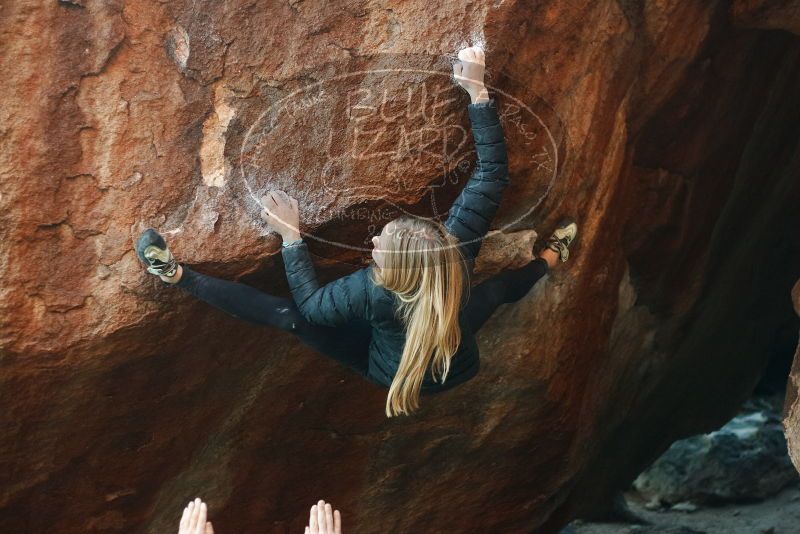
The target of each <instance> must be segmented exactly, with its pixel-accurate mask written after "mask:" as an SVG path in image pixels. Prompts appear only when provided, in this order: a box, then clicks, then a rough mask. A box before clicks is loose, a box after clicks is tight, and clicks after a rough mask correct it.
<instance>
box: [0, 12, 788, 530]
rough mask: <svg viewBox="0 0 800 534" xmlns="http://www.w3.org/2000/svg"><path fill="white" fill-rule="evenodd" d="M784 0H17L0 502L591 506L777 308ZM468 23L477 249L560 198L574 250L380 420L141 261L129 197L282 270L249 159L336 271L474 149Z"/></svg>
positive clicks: (11, 15) (0, 339) (554, 516)
mask: <svg viewBox="0 0 800 534" xmlns="http://www.w3.org/2000/svg"><path fill="white" fill-rule="evenodd" d="M785 4H786V6H784V7H779V6H777V5H776V3H772V2H770V3H768V2H753V1H751V2H747V1H742V2H735V3H734V4H733V5H732V6H731V5H729V4H728V3H724V2H700V1H694V2H690V1H683V2H679V1H675V0H667V1H663V2H656V3H653V2H651V3H647V4H646V5H645V4H642V5H640V4H638V3H618V2H612V1H608V2H591V3H586V4H583V5H576V4H574V3H569V2H564V1H562V0H550V1H547V2H537V3H535V5H534V4H533V3H530V2H523V1H510V0H507V1H505V2H499V3H490V2H487V3H473V2H447V3H442V4H430V3H427V2H421V1H412V2H405V3H397V4H394V3H378V2H367V1H356V2H349V3H344V2H341V3H340V2H332V3H325V4H323V3H321V2H320V3H317V2H311V1H308V0H306V1H302V0H301V1H294V0H291V1H289V2H284V3H279V2H250V3H248V2H239V1H237V0H232V1H229V2H212V1H207V0H193V1H192V2H185V1H176V2H169V3H162V2H154V1H138V0H133V1H130V2H125V3H121V2H103V3H100V2H92V1H90V0H71V1H69V0H61V1H59V2H50V3H46V4H45V3H40V2H32V1H20V2H15V3H12V4H11V5H9V6H6V7H5V9H4V12H3V15H2V17H0V29H1V31H2V35H3V43H4V46H3V49H2V50H3V52H2V65H3V67H4V72H5V76H4V78H3V81H2V82H0V83H2V86H3V95H4V97H3V98H4V105H3V106H2V108H0V113H2V120H0V125H2V126H0V128H2V130H0V131H1V132H2V138H3V140H4V147H6V149H5V150H3V152H2V155H1V156H0V158H2V159H0V177H2V178H1V180H2V181H0V208H2V209H0V221H1V222H2V224H0V243H2V244H1V245H0V246H2V252H3V254H2V256H0V272H2V281H3V283H2V288H0V292H2V293H1V295H2V298H0V310H1V313H2V318H3V320H2V322H0V406H2V412H0V422H2V428H3V432H2V437H0V467H2V468H0V530H2V531H3V532H62V533H69V532H162V531H164V530H165V529H170V528H174V523H175V521H176V520H177V518H178V512H179V511H180V509H181V506H182V504H183V503H184V502H185V501H186V500H187V499H189V498H191V497H193V496H195V495H202V496H203V497H204V498H205V499H207V500H208V501H209V503H210V506H211V509H212V513H213V520H214V521H215V524H217V525H218V530H220V531H221V532H254V531H267V532H291V531H299V529H301V528H302V524H303V516H304V514H305V513H306V508H307V505H309V504H310V503H312V502H313V501H315V500H316V499H318V498H325V499H329V500H332V501H334V502H335V504H336V505H337V506H338V507H340V509H341V510H342V511H343V514H344V518H345V524H346V525H349V526H350V528H352V529H354V530H355V531H357V532H378V531H382V529H383V527H385V526H386V525H387V524H389V525H391V526H392V527H393V528H394V530H397V531H399V532H438V531H442V530H445V529H446V530H448V531H453V532H473V531H489V532H500V531H505V532H519V531H541V532H549V531H554V530H556V529H557V528H558V527H559V526H560V525H563V524H565V523H566V522H567V521H568V520H569V519H571V518H574V517H579V516H582V517H596V516H599V515H603V514H604V513H606V511H607V509H608V506H609V497H610V495H611V494H612V493H613V491H614V490H616V489H618V488H621V487H624V486H625V485H627V484H628V483H630V481H631V480H633V478H634V477H635V476H636V475H637V474H638V473H639V472H640V471H641V469H642V468H644V467H645V466H646V465H647V464H648V463H650V462H651V461H653V460H654V459H655V458H656V457H658V455H659V454H660V453H661V452H663V451H664V450H665V449H666V447H667V446H668V445H669V444H670V443H671V442H672V441H673V440H674V439H676V438H679V437H682V436H686V435H689V434H692V433H696V432H699V431H707V430H711V429H712V428H714V427H715V426H719V425H720V424H721V423H723V422H724V421H726V420H727V419H728V418H729V417H730V416H732V415H733V414H734V413H735V412H736V409H737V407H738V405H739V404H740V403H741V402H742V401H743V400H744V399H745V398H746V397H747V396H748V395H749V393H750V391H751V390H752V388H753V386H754V385H755V383H756V381H757V380H758V377H759V373H760V372H761V370H763V368H764V367H765V365H766V362H767V360H768V358H769V356H770V354H771V353H772V351H773V350H774V347H773V346H772V345H771V344H772V343H773V341H772V340H773V338H774V333H775V332H776V330H777V329H779V328H786V327H789V328H794V330H795V331H797V329H798V328H797V326H798V324H797V316H796V314H795V313H794V312H793V310H792V307H791V302H790V300H789V297H788V295H789V290H790V288H791V286H792V284H793V283H794V281H796V280H797V279H798V278H800V248H799V245H798V241H797V240H796V239H795V238H794V234H793V233H792V229H796V228H800V220H799V218H800V210H798V209H797V207H798V206H800V180H798V179H797V176H798V171H800V149H799V147H798V140H799V139H800V116H798V115H800V107H798V106H797V101H798V97H799V96H800V68H798V66H800V39H798V37H797V35H796V33H797V28H798V18H797V11H796V10H794V11H793V10H792V9H791V7H790V3H788V2H787V3H785ZM792 32H794V33H792ZM473 42H481V43H484V44H485V46H486V49H487V58H488V64H489V74H490V78H489V81H490V84H491V85H492V87H493V88H494V91H495V94H496V95H498V101H499V102H500V103H501V104H502V105H503V117H504V118H503V120H504V125H505V127H506V130H507V132H508V134H509V146H510V152H511V153H510V157H511V167H512V180H513V185H512V187H511V188H510V190H509V193H508V194H507V195H506V197H505V200H504V204H503V206H502V210H501V213H500V214H499V216H498V221H497V229H498V232H497V233H496V235H495V236H494V237H493V241H492V244H491V245H490V244H487V247H486V250H485V252H484V257H483V258H481V262H482V263H481V265H482V272H483V274H484V275H486V274H490V273H492V272H495V271H497V270H499V269H502V268H506V267H513V266H516V265H519V264H521V263H523V262H524V261H525V260H526V259H527V258H529V257H530V243H531V240H532V239H534V238H535V233H534V232H532V230H534V229H535V230H538V232H539V233H546V232H548V231H549V230H550V229H551V227H552V224H553V223H554V221H556V220H557V219H558V218H559V217H560V216H561V215H562V214H573V215H575V216H576V217H577V218H578V219H579V221H580V223H581V236H580V241H579V243H578V245H577V247H576V249H575V251H574V253H573V257H572V259H571V260H570V262H569V263H568V264H567V266H566V268H564V269H560V270H559V271H558V272H555V273H553V274H552V276H550V277H549V278H548V279H546V280H545V281H544V282H543V283H541V284H539V285H538V286H537V287H536V288H535V290H534V291H533V292H532V293H531V294H530V295H528V296H527V297H526V298H525V299H524V300H523V301H521V302H520V303H517V304H515V305H513V306H508V307H505V308H503V309H502V310H500V311H499V312H498V313H497V314H496V315H495V317H493V319H492V320H491V322H490V324H488V325H487V326H486V328H485V330H484V331H483V332H482V334H481V338H480V342H481V350H482V370H481V374H480V375H479V377H478V378H476V379H475V380H473V381H471V382H470V383H468V384H466V385H464V386H462V387H459V388H456V389H454V390H452V391H450V392H447V393H445V394H441V395H439V396H437V397H436V398H430V399H426V400H425V403H424V406H423V409H422V410H421V411H420V412H419V414H418V415H415V416H414V417H411V418H402V419H396V420H387V419H386V418H385V417H384V416H383V409H382V407H383V402H384V398H385V391H383V390H381V389H379V388H377V387H374V386H372V385H370V384H367V383H364V382H363V381H361V380H360V379H359V378H358V377H355V376H353V375H351V374H350V373H349V372H348V371H346V370H343V369H341V368H340V367H339V366H337V365H336V364H335V363H332V362H329V361H326V360H324V359H323V358H321V357H320V356H319V355H317V354H314V353H313V352H311V351H309V350H308V349H306V348H304V347H303V346H302V345H300V344H298V343H297V342H296V341H295V340H293V339H292V338H291V337H290V336H289V335H287V334H283V333H280V332H277V331H274V330H272V329H267V328H257V327H253V326H249V325H245V324H242V323H240V322H237V321H236V320H234V319H232V318H230V317H227V316H225V315H224V314H222V313H220V312H217V311H215V310H212V309H209V308H208V307H207V306H205V305H203V304H201V303H198V302H195V301H193V300H192V299H190V298H188V297H187V296H185V295H183V294H181V293H180V292H179V291H177V290H174V288H173V289H170V288H164V287H163V286H162V285H161V284H160V283H159V282H157V281H156V280H153V277H151V276H148V275H146V274H144V273H143V271H142V269H141V267H140V266H139V265H138V263H137V260H136V258H135V255H134V253H133V251H132V243H133V240H134V239H135V237H136V236H137V235H138V233H139V231H140V230H141V229H142V228H144V227H146V226H149V225H152V226H155V227H157V228H159V229H161V230H162V231H164V232H165V233H167V235H168V237H169V238H170V243H171V246H172V248H173V250H174V252H175V253H176V255H177V256H178V257H179V258H180V259H182V260H183V261H185V262H186V263H189V264H191V265H193V266H194V267H195V268H197V269H198V270H203V271H204V272H207V273H209V274H214V275H217V276H224V277H228V278H238V279H240V280H242V281H245V282H247V283H250V284H253V285H256V286H258V287H260V288H262V289H264V290H266V291H270V292H275V293H279V294H283V295H285V294H286V288H285V283H284V282H283V273H282V271H281V264H280V261H279V259H280V258H279V256H276V253H277V250H278V240H277V239H276V238H275V237H274V236H273V235H270V234H269V233H268V232H267V229H266V228H264V227H263V226H262V225H261V223H260V222H259V221H258V219H257V217H256V214H257V211H258V207H257V204H256V202H255V199H256V198H258V195H259V194H260V192H262V191H263V190H265V189H267V188H269V187H282V188H285V189H287V190H288V191H289V192H290V193H292V194H294V195H295V196H297V197H298V198H300V199H301V203H302V205H303V220H304V221H307V222H308V225H307V227H306V228H305V230H307V231H309V232H311V233H312V234H313V236H314V243H313V244H312V249H313V251H314V252H315V254H317V255H318V256H319V264H320V265H321V268H320V272H321V273H322V275H323V276H324V277H326V278H332V277H335V276H337V275H341V274H343V273H346V272H349V271H351V270H352V269H353V268H354V267H355V266H358V265H361V264H363V262H364V260H365V259H366V257H367V254H366V252H365V250H364V248H363V241H364V239H365V238H367V237H368V236H369V235H371V233H373V232H375V230H376V228H377V229H379V228H380V225H381V224H383V223H384V222H386V220H388V219H391V218H392V217H393V216H395V215H396V214H398V213H399V212H402V211H411V212H415V213H425V214H429V215H431V214H433V215H440V214H442V213H444V211H443V209H442V206H446V205H447V203H448V202H449V200H451V199H452V197H453V195H454V194H455V193H456V192H457V191H458V188H459V187H461V186H463V180H462V178H463V177H464V176H465V173H466V172H467V171H468V168H469V166H470V163H471V159H470V157H471V156H470V145H469V139H468V137H465V136H464V135H463V134H464V132H465V131H466V130H465V128H466V125H467V118H466V113H465V110H464V109H463V108H464V106H465V104H466V99H465V96H464V95H461V94H460V93H458V92H457V91H455V89H454V88H453V87H452V86H451V85H449V82H448V81H447V76H446V75H447V73H448V69H449V63H448V54H450V53H452V52H453V51H455V50H457V49H458V48H460V47H462V46H464V45H466V44H471V43H473ZM421 89H424V93H420V90H421ZM370 90H371V92H370ZM412 104H413V106H412ZM426 104H431V106H430V107H429V108H428V107H425V105H426ZM420 106H421V107H420ZM364 138H366V139H367V141H369V142H368V143H367V145H364V146H363V150H359V151H357V152H356V151H350V152H348V150H346V148H347V147H353V146H355V143H356V142H357V141H359V140H360V141H359V142H361V141H363V140H364ZM398 140H401V141H402V143H401V142H399V141H398ZM443 154H444V156H443ZM276 260H278V261H276ZM790 441H791V440H790Z"/></svg>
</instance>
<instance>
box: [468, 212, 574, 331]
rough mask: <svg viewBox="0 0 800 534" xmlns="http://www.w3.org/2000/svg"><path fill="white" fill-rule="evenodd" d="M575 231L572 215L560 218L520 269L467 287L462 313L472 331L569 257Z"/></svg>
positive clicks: (523, 293)
mask: <svg viewBox="0 0 800 534" xmlns="http://www.w3.org/2000/svg"><path fill="white" fill-rule="evenodd" d="M577 234H578V225H577V224H576V223H575V221H574V220H572V219H571V218H564V219H561V221H559V223H558V226H557V227H556V229H555V231H554V232H553V233H552V234H551V235H550V237H549V238H548V239H547V244H546V246H545V248H544V249H542V251H541V252H540V253H539V256H538V257H537V258H536V259H534V260H533V261H531V262H530V263H528V265H526V266H525V267H523V268H521V269H515V270H512V271H505V272H502V273H500V274H497V275H495V276H492V277H491V278H489V279H488V280H485V281H483V282H482V283H480V284H478V285H477V286H475V287H474V288H472V289H471V290H470V295H469V300H468V302H467V305H466V307H465V309H464V312H463V313H464V316H465V318H466V320H467V323H468V324H469V325H470V327H471V328H472V331H473V332H477V331H478V330H479V329H480V328H481V327H482V326H483V324H484V323H485V322H486V321H487V320H488V319H489V317H491V315H492V313H494V311H495V310H496V309H497V307H498V306H500V305H501V304H508V303H511V302H516V301H518V300H519V299H521V298H522V297H524V296H525V295H526V294H527V293H528V291H530V290H531V288H532V287H533V286H534V284H536V282H538V281H539V280H540V279H541V278H542V277H543V276H544V275H545V274H547V273H548V272H549V270H550V269H551V268H553V267H555V266H556V263H557V262H558V260H561V261H562V262H565V261H567V259H568V258H569V246H570V244H572V242H573V241H574V240H575V237H576V236H577Z"/></svg>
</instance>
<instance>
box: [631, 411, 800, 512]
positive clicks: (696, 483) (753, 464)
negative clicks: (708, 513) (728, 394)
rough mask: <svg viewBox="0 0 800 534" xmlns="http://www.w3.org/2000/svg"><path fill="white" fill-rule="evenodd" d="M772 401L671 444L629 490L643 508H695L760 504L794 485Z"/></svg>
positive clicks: (789, 462) (784, 441) (794, 473)
mask: <svg viewBox="0 0 800 534" xmlns="http://www.w3.org/2000/svg"><path fill="white" fill-rule="evenodd" d="M776 400H778V398H777V397H775V398H774V399H773V398H753V399H750V400H748V402H746V403H745V405H744V406H743V408H742V411H741V413H739V414H737V415H736V417H734V418H733V419H731V420H730V421H728V422H727V423H725V426H723V427H722V428H720V429H719V430H715V431H714V432H710V433H708V434H699V435H697V436H691V437H689V438H686V439H681V440H678V441H676V442H675V443H673V444H672V445H671V446H670V448H669V449H667V452H665V453H664V454H662V455H661V456H660V457H659V458H658V460H656V461H655V462H653V464H652V465H651V466H649V467H648V468H647V469H646V470H645V471H643V472H642V473H641V474H640V475H639V476H638V477H636V480H635V481H634V484H633V485H634V487H635V488H636V489H637V490H638V491H639V492H640V493H641V495H642V496H643V497H644V498H645V499H646V500H647V501H648V503H649V505H661V506H669V505H670V504H672V505H676V506H677V505H680V504H683V505H685V506H690V507H695V508H696V507H697V505H699V504H706V503H709V504H715V505H719V504H723V503H726V502H747V501H755V500H760V499H764V498H766V497H769V496H772V495H775V494H777V493H778V492H780V491H781V490H782V489H783V488H784V487H786V486H787V485H789V484H794V483H797V482H799V481H800V478H799V477H798V472H797V470H796V469H795V467H794V465H792V462H791V460H790V459H789V455H788V454H787V451H786V437H785V436H784V432H783V427H782V426H781V419H780V405H779V403H778V402H776ZM672 509H673V510H674V509H675V507H674V506H673V508H672Z"/></svg>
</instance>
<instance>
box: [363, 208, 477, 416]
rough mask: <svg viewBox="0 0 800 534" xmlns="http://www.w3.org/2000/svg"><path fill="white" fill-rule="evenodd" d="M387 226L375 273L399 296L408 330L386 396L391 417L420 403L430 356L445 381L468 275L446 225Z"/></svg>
mask: <svg viewBox="0 0 800 534" xmlns="http://www.w3.org/2000/svg"><path fill="white" fill-rule="evenodd" d="M389 224H392V225H393V226H392V227H391V240H390V244H389V245H388V246H386V247H385V250H383V253H384V254H383V257H384V261H383V262H382V263H383V266H381V267H380V268H376V269H373V270H372V273H373V281H374V282H375V283H376V284H378V285H382V286H383V287H385V288H386V289H388V290H390V291H393V292H394V293H395V294H397V296H398V297H399V298H400V306H399V308H398V310H397V311H398V315H399V317H400V319H401V320H402V322H403V325H404V326H405V329H406V342H405V346H404V347H403V356H402V358H401V359H400V365H399V367H398V369H397V374H396V375H395V377H394V379H393V380H392V385H391V386H390V387H389V395H388V397H387V398H386V416H387V417H392V416H394V415H400V414H406V415H408V414H410V413H411V412H413V411H414V410H416V409H417V408H418V407H419V398H420V390H421V388H422V382H423V380H424V378H425V373H426V371H427V369H428V364H429V363H430V362H431V360H433V365H432V371H433V377H434V380H437V381H440V382H442V383H443V382H444V381H445V380H446V379H447V373H448V372H449V371H450V360H451V359H452V357H453V355H454V354H455V352H456V350H457V349H458V346H459V344H460V343H461V329H460V328H459V323H458V315H459V311H460V308H461V297H462V294H463V292H464V285H465V276H464V267H463V257H462V255H461V252H460V250H459V247H458V239H457V238H456V237H454V236H453V235H451V234H450V233H449V232H447V230H446V229H445V227H444V226H442V225H441V224H439V223H437V222H434V221H430V220H426V219H420V218H416V217H410V216H403V217H400V218H398V219H395V220H394V221H392V222H390V223H389ZM437 377H438V379H440V380H438V379H437Z"/></svg>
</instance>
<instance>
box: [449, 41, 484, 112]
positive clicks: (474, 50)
mask: <svg viewBox="0 0 800 534" xmlns="http://www.w3.org/2000/svg"><path fill="white" fill-rule="evenodd" d="M485 72H486V59H485V56H484V54H483V50H482V49H481V48H480V47H478V46H470V47H467V48H464V49H462V50H459V52H458V61H456V62H455V63H454V64H453V78H455V80H456V82H457V83H458V85H460V86H461V87H463V88H464V90H466V91H467V93H469V96H470V98H471V99H472V103H473V104H478V103H480V102H486V101H488V100H489V93H488V91H487V90H486V86H485V85H484V84H483V76H484V73H485Z"/></svg>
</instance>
